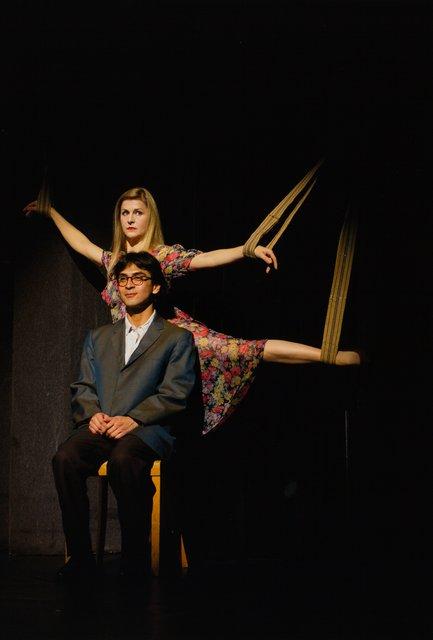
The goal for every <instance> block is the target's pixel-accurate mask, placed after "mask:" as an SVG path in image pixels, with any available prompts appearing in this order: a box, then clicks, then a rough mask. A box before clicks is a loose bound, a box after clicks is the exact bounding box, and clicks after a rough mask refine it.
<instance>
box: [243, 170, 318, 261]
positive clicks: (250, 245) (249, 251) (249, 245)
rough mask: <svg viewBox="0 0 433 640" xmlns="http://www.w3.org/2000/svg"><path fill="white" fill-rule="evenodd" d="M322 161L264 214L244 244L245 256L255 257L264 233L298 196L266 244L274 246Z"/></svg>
mask: <svg viewBox="0 0 433 640" xmlns="http://www.w3.org/2000/svg"><path fill="white" fill-rule="evenodd" d="M322 162H323V160H320V162H318V163H317V164H316V165H315V166H314V167H313V168H312V169H310V171H309V172H308V173H307V174H306V175H305V176H304V177H303V178H302V180H300V181H299V182H298V184H297V185H295V186H294V187H293V189H292V190H291V191H290V193H288V194H287V195H286V196H285V198H283V199H282V200H281V202H280V203H279V204H277V206H276V207H275V208H274V209H272V211H271V212H270V213H269V214H268V215H267V216H266V218H265V219H264V220H263V222H261V224H260V225H259V226H258V227H257V229H256V230H255V231H254V232H253V233H252V234H251V236H250V237H249V238H248V240H247V241H246V243H245V244H244V255H245V256H247V257H249V258H254V257H255V254H254V249H255V248H256V247H257V245H258V244H259V242H260V240H261V239H262V237H263V236H264V235H266V234H267V233H268V232H269V231H270V230H271V229H272V228H273V227H274V226H275V225H276V224H277V223H278V222H279V221H280V220H281V217H282V215H283V213H284V212H285V211H286V209H287V208H288V207H289V206H290V205H291V204H293V203H294V202H295V200H296V199H297V198H299V200H298V201H297V202H296V203H295V206H294V207H293V209H292V210H291V212H290V213H289V215H288V216H287V218H286V219H285V221H284V222H283V224H282V225H281V227H280V229H279V231H278V232H277V233H276V234H275V236H274V237H273V238H272V239H271V240H270V241H269V243H268V244H267V245H266V246H267V247H269V248H270V249H272V248H273V247H274V246H275V244H276V243H277V242H278V240H279V239H280V238H281V236H282V235H283V233H284V231H285V230H286V229H287V227H288V226H289V224H290V223H291V221H292V220H293V218H294V216H295V214H296V213H297V211H298V210H299V209H300V208H301V206H302V204H303V203H304V202H305V200H306V199H307V197H308V196H309V194H310V192H311V190H312V188H313V187H314V185H315V182H316V180H315V179H313V178H314V176H315V174H316V172H317V170H318V169H319V167H320V165H321V164H322Z"/></svg>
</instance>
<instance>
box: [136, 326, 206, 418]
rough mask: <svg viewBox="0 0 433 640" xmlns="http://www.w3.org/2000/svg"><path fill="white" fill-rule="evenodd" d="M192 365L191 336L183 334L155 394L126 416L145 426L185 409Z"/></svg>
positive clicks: (191, 383) (194, 355) (193, 371)
mask: <svg viewBox="0 0 433 640" xmlns="http://www.w3.org/2000/svg"><path fill="white" fill-rule="evenodd" d="M196 362H197V353H196V348H195V345H194V338H193V335H192V333H190V332H189V331H184V332H182V334H181V335H180V336H179V338H178V339H177V341H176V344H175V345H174V347H173V349H172V352H171V354H170V359H169V361H168V363H167V367H166V370H165V374H164V377H163V379H162V381H161V382H160V384H159V385H158V388H157V390H156V393H155V394H153V395H151V396H148V397H147V398H146V399H145V400H143V401H142V402H140V403H139V404H138V405H137V406H135V407H134V408H133V409H131V410H130V411H128V415H129V416H130V417H131V418H133V419H134V420H135V421H136V422H138V423H139V424H141V425H143V426H146V425H154V424H159V423H161V422H164V421H165V420H167V418H170V417H172V416H174V415H176V414H179V413H180V412H182V411H183V410H184V409H186V407H187V404H188V398H189V396H190V394H191V392H192V390H193V388H194V385H195V382H196Z"/></svg>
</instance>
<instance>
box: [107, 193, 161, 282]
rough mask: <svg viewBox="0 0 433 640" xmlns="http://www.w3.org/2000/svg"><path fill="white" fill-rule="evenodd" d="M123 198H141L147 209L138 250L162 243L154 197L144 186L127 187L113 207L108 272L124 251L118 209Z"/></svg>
mask: <svg viewBox="0 0 433 640" xmlns="http://www.w3.org/2000/svg"><path fill="white" fill-rule="evenodd" d="M124 200H141V201H142V202H144V204H145V205H146V207H147V210H148V211H149V224H148V226H147V229H146V233H145V234H144V237H143V241H142V242H141V243H140V251H147V250H148V249H151V248H153V247H157V246H158V245H160V244H164V237H163V235H162V229H161V220H160V218H159V213H158V207H157V206H156V202H155V200H154V197H153V196H152V194H151V193H150V191H148V190H147V189H144V187H134V188H133V189H128V191H125V193H122V195H121V196H120V198H119V199H118V201H117V202H116V206H115V207H114V216H113V243H112V245H111V260H110V265H109V272H111V270H112V269H113V267H114V265H115V264H116V262H117V261H118V260H119V257H120V255H121V253H122V252H123V251H126V238H125V234H124V233H123V229H122V225H121V222H120V211H121V207H122V202H123V201H124Z"/></svg>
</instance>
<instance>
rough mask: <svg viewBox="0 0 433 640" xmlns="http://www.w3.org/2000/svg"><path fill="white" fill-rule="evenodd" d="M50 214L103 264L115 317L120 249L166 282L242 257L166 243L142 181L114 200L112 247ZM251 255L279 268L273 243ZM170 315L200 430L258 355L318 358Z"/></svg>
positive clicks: (217, 421)
mask: <svg viewBox="0 0 433 640" xmlns="http://www.w3.org/2000/svg"><path fill="white" fill-rule="evenodd" d="M24 211H25V213H27V214H29V213H31V212H34V211H37V203H36V202H32V203H30V204H29V205H27V207H25V209H24ZM49 215H50V217H51V219H52V220H53V222H54V224H55V225H56V226H57V228H58V229H59V231H60V233H61V234H62V236H63V238H64V239H65V241H66V242H67V243H68V244H69V245H70V246H71V247H72V249H74V250H75V251H77V252H78V253H80V254H81V255H83V256H85V257H86V258H88V259H90V260H92V261H93V262H94V263H95V264H97V265H98V266H100V267H101V266H102V267H103V268H104V269H105V271H106V273H107V285H106V287H105V289H104V291H103V292H102V298H103V300H104V301H105V302H106V303H107V304H108V305H109V307H110V310H111V315H112V320H113V322H117V321H118V320H121V319H122V318H123V317H124V316H125V307H124V305H123V303H122V301H121V300H120V297H119V294H118V290H117V283H116V281H115V279H114V278H113V277H112V269H113V266H114V265H115V264H116V262H117V260H118V259H119V256H120V255H121V254H122V253H123V252H129V251H149V253H151V254H152V255H154V256H155V257H156V258H157V259H158V260H159V262H160V264H161V267H162V270H163V272H164V275H165V277H166V279H167V281H168V283H169V284H170V282H171V281H172V280H173V279H175V278H178V277H181V276H183V275H186V274H187V273H188V272H189V271H195V270H197V269H207V268H212V267H217V266H221V265H225V264H230V263H232V262H236V261H237V260H240V259H242V258H243V247H242V246H239V247H233V248H230V249H217V250H215V251H209V252H205V253H203V252H201V251H198V250H196V249H191V250H185V249H184V248H183V247H182V246H181V245H179V244H175V245H172V246H168V245H166V244H165V243H164V239H163V235H162V230H161V223H160V219H159V214H158V209H157V206H156V203H155V200H154V198H153V197H152V195H151V193H150V192H149V191H147V189H144V188H142V187H137V188H133V189H129V190H128V191H126V192H125V193H123V194H122V195H121V196H120V198H119V200H118V201H117V203H116V206H115V210H114V235H113V244H112V249H111V251H105V250H103V249H102V248H100V247H98V246H97V245H95V244H94V243H93V242H92V241H91V240H90V239H89V238H88V237H87V236H85V235H84V234H83V233H81V231H79V230H78V229H76V228H75V227H74V226H73V225H71V224H70V223H69V222H68V221H67V220H66V219H65V218H64V217H63V216H62V215H61V214H60V213H59V212H58V211H56V210H55V209H54V208H53V207H50V209H49ZM255 255H256V258H258V259H261V260H263V261H264V262H265V264H266V265H267V266H266V271H267V272H268V271H269V270H270V269H271V268H277V260H276V257H275V255H274V253H273V251H272V250H271V249H267V248H266V247H262V246H258V247H256V249H255ZM169 321H170V322H173V323H174V324H176V325H178V326H180V327H183V328H184V329H188V331H191V332H192V333H193V334H194V339H195V344H196V346H197V350H198V354H199V360H200V369H201V378H202V390H203V401H204V407H205V419H204V426H203V433H208V432H209V431H212V430H213V429H215V428H216V427H217V426H219V425H221V424H222V423H223V422H224V421H225V420H226V419H227V418H228V416H229V415H230V414H231V413H232V412H233V410H234V409H235V407H236V406H237V405H238V404H239V402H240V401H241V400H242V398H243V397H244V396H245V394H246V393H247V391H248V389H249V387H250V386H251V383H252V382H253V379H254V375H255V371H256V368H257V366H258V365H259V363H260V362H261V361H262V360H265V361H268V362H279V363H282V364H299V363H301V364H303V363H309V362H318V361H320V349H318V348H315V347H310V346H308V345H304V344H299V343H296V342H290V341H288V340H244V339H242V338H233V337H231V336H227V335H225V334H223V333H218V332H217V331H213V330H212V329H209V328H208V327H206V326H205V325H204V324H202V323H200V322H197V321H196V320H194V319H193V318H191V316H189V315H188V314H187V313H185V312H184V311H181V310H180V309H175V316H174V317H173V318H169ZM359 363H360V359H359V355H358V353H357V352H355V351H339V352H338V354H337V358H336V363H335V364H336V365H356V364H359Z"/></svg>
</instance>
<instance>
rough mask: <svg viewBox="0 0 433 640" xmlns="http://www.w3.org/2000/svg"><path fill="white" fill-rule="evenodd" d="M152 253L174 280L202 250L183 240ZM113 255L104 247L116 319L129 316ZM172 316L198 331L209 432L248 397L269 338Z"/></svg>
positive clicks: (106, 292)
mask: <svg viewBox="0 0 433 640" xmlns="http://www.w3.org/2000/svg"><path fill="white" fill-rule="evenodd" d="M149 253H152V254H153V255H154V256H155V258H157V260H158V261H159V262H160V264H161V268H162V271H163V273H164V275H165V278H166V280H167V282H168V283H169V284H170V283H171V280H173V279H175V278H179V277H181V276H183V275H186V274H187V273H188V270H189V265H190V263H191V260H192V259H193V258H194V256H196V255H197V254H199V253H201V252H200V251H198V250H197V249H190V250H186V249H184V247H182V246H181V245H180V244H175V245H173V246H167V245H160V246H158V247H156V248H155V249H152V250H150V251H149ZM110 258H111V253H110V252H108V251H104V252H103V254H102V264H103V266H104V267H105V269H106V271H107V277H108V282H107V286H106V287H105V289H104V291H103V292H102V298H103V300H104V301H105V302H106V303H107V304H108V305H109V307H110V310H111V316H112V320H113V322H117V321H118V320H121V319H122V318H123V317H124V316H125V306H124V304H123V302H122V300H121V299H120V296H119V292H118V289H117V284H116V281H115V280H114V279H113V278H110V277H109V274H108V266H109V263H110ZM168 320H169V322H172V323H173V324H176V325H177V326H178V327H182V328H183V329H187V330H188V331H191V332H192V334H193V335H194V340H195V344H196V347H197V350H198V355H199V360H200V370H201V379H202V392H203V403H204V426H203V433H204V434H205V433H208V432H210V431H212V430H213V429H215V428H216V427H218V426H220V425H221V424H222V423H223V422H224V421H225V420H226V419H227V418H228V417H229V416H230V414H231V413H233V411H234V409H235V408H236V406H237V405H238V404H239V403H240V402H241V400H242V399H243V398H244V397H245V395H246V393H247V392H248V389H249V388H250V386H251V383H252V382H253V380H254V375H255V370H256V368H257V366H258V365H259V363H260V361H261V360H262V357H263V349H264V346H265V343H266V340H243V339H242V338H232V337H231V336H227V335H225V334H224V333H219V332H218V331H213V330H212V329H209V328H208V327H206V326H205V325H204V324H202V323H201V322H197V321H196V320H194V319H193V318H191V316H189V315H188V314H187V313H185V312H184V311H181V310H180V309H176V308H175V316H174V318H169V319H168Z"/></svg>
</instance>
